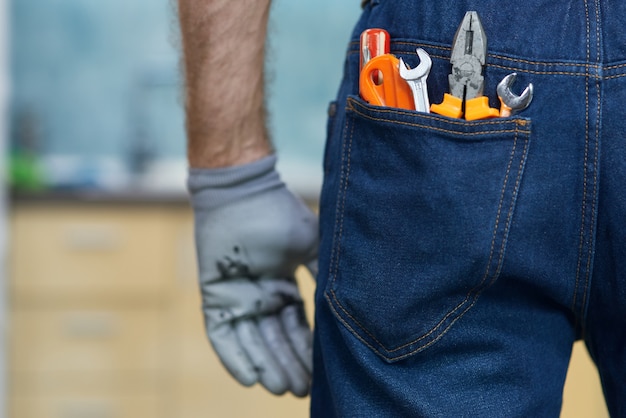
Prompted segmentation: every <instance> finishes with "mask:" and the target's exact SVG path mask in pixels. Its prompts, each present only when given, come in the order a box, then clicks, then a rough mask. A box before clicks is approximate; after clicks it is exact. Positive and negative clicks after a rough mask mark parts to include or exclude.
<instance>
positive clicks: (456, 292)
mask: <svg viewBox="0 0 626 418" xmlns="http://www.w3.org/2000/svg"><path fill="white" fill-rule="evenodd" d="M342 141H343V143H342V156H341V173H340V176H341V178H340V181H339V188H338V190H337V192H338V194H339V195H338V198H337V208H336V217H335V219H336V222H335V227H334V235H333V249H332V254H331V261H330V269H329V280H328V284H327V287H326V289H325V297H326V299H327V301H328V303H329V305H330V307H331V309H332V311H333V312H334V313H335V315H336V317H337V318H338V319H339V321H340V322H341V323H342V324H343V325H344V326H345V327H346V328H347V329H348V330H349V331H350V332H351V333H352V334H354V335H355V336H356V337H357V338H358V339H359V340H361V341H362V342H363V343H364V344H366V345H367V346H369V347H370V348H371V349H372V350H374V351H375V352H376V353H377V354H378V355H380V356H381V357H382V358H384V359H385V360H387V361H390V362H391V361H397V360H401V359H404V358H406V357H408V356H410V355H412V354H414V353H417V352H420V351H422V350H424V349H426V348H428V347H430V346H431V345H433V344H434V343H436V342H437V341H438V340H439V339H441V338H442V337H443V336H444V335H445V334H446V333H447V332H448V331H449V330H450V329H451V328H452V327H453V326H454V325H455V323H457V322H458V321H459V320H460V319H461V318H462V317H463V316H464V315H465V314H466V313H467V312H469V311H470V309H471V308H472V307H473V306H474V305H475V304H476V302H477V300H478V298H479V297H480V295H481V293H482V292H483V291H484V290H485V289H487V288H488V287H489V286H491V285H492V284H493V283H494V282H495V281H496V280H497V279H498V277H499V275H500V271H501V268H502V264H503V260H504V253H505V249H506V243H507V237H508V232H509V229H510V226H511V222H512V218H513V213H514V209H515V202H516V200H517V195H518V192H519V189H520V184H521V181H522V175H523V171H524V166H525V163H526V158H527V154H528V147H529V143H530V121H529V120H528V119H523V118H498V119H490V120H483V121H474V122H468V121H465V120H461V119H450V118H445V117H440V116H437V115H432V114H423V113H417V112H414V111H405V110H401V109H390V108H381V107H374V106H370V105H368V104H366V103H364V102H363V101H362V100H361V99H360V98H358V97H349V98H348V101H347V108H346V116H345V126H344V131H343V134H342Z"/></svg>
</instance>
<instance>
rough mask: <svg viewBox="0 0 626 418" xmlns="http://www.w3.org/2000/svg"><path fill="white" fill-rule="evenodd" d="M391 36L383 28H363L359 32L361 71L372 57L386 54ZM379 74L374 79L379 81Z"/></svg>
mask: <svg viewBox="0 0 626 418" xmlns="http://www.w3.org/2000/svg"><path fill="white" fill-rule="evenodd" d="M390 44H391V38H390V37H389V33H387V31H386V30H384V29H379V28H372V29H365V30H364V31H363V32H362V33H361V59H360V67H359V68H360V71H363V67H364V66H365V64H367V63H368V62H369V60H371V59H372V58H376V57H378V56H380V55H384V54H388V53H389V50H390ZM378 76H379V74H376V75H375V76H374V81H375V82H377V83H379V82H380V81H379V80H378Z"/></svg>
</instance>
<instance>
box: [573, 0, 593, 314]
mask: <svg viewBox="0 0 626 418" xmlns="http://www.w3.org/2000/svg"><path fill="white" fill-rule="evenodd" d="M584 5H585V21H586V25H587V26H586V31H587V40H586V42H587V61H589V58H590V56H591V51H590V45H589V44H590V42H591V41H590V39H589V37H590V33H591V29H590V23H589V5H588V3H587V0H585V2H584ZM589 123H590V122H589V79H587V80H586V83H585V152H584V156H583V196H582V204H581V209H580V211H581V216H580V219H581V222H580V223H581V225H580V233H579V237H578V257H577V262H576V279H575V281H574V294H573V297H572V306H571V310H572V312H575V311H576V302H577V300H578V286H579V283H580V279H581V277H580V275H581V269H582V258H583V247H584V243H585V217H586V216H587V213H586V205H585V202H586V201H587V167H588V160H589ZM577 322H578V320H577ZM577 326H578V325H577Z"/></svg>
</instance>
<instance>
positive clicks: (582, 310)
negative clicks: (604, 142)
mask: <svg viewBox="0 0 626 418" xmlns="http://www.w3.org/2000/svg"><path fill="white" fill-rule="evenodd" d="M595 15H596V61H598V62H599V61H600V59H601V56H600V53H601V38H600V36H601V34H600V25H601V19H600V4H599V2H598V0H595ZM595 87H596V99H597V103H596V127H595V146H594V158H593V167H594V170H593V195H592V196H593V200H592V202H591V220H590V222H589V240H590V246H589V249H588V251H587V267H586V272H587V275H586V277H585V286H584V289H583V294H582V300H581V304H580V312H579V317H580V318H581V321H584V319H585V318H584V317H585V311H586V304H587V294H588V290H589V284H590V280H591V271H592V263H593V253H594V241H595V233H594V229H595V228H594V226H595V219H596V216H597V214H596V211H597V207H596V202H597V196H598V172H599V171H598V170H599V167H598V154H599V147H600V103H601V101H600V100H601V97H600V82H599V80H598V79H596V81H595Z"/></svg>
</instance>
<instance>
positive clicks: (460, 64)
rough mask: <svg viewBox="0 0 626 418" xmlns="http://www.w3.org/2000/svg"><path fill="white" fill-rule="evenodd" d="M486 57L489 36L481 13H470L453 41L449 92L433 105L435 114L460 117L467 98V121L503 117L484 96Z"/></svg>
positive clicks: (432, 109) (466, 15)
mask: <svg viewBox="0 0 626 418" xmlns="http://www.w3.org/2000/svg"><path fill="white" fill-rule="evenodd" d="M486 56H487V35H486V34H485V30H484V29H483V25H482V23H481V21H480V18H479V17H478V13H476V12H475V11H470V12H467V13H466V14H465V17H464V18H463V21H462V22H461V24H460V25H459V28H458V29H457V31H456V34H455V35H454V40H453V42H452V53H451V55H450V63H451V64H452V72H451V73H450V75H449V76H448V83H449V85H450V94H445V95H444V98H443V102H442V103H441V104H434V105H432V106H431V111H432V112H433V113H438V114H440V115H445V116H450V117H454V118H460V117H461V116H463V101H465V119H467V120H476V119H487V118H492V117H498V116H500V112H499V110H498V109H494V108H490V107H489V100H488V98H487V97H485V96H483V95H482V94H483V87H484V82H485V79H484V77H483V76H482V68H483V66H484V65H485V57H486Z"/></svg>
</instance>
